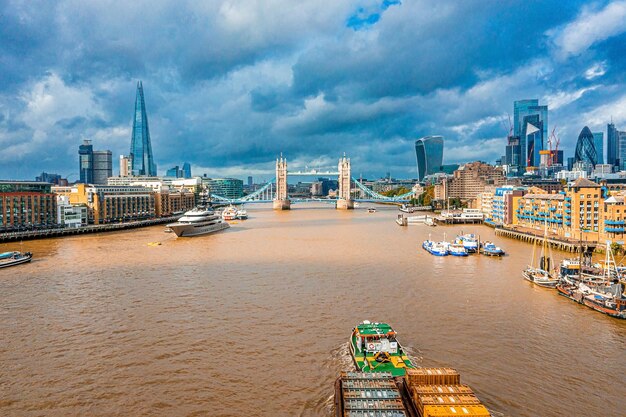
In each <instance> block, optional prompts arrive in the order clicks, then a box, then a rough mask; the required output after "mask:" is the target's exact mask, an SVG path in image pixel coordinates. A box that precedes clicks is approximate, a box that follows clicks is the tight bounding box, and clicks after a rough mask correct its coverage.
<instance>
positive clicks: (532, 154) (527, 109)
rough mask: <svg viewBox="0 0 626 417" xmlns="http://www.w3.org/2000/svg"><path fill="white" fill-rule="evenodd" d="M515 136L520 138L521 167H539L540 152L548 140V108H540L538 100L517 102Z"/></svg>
mask: <svg viewBox="0 0 626 417" xmlns="http://www.w3.org/2000/svg"><path fill="white" fill-rule="evenodd" d="M533 116H535V117H533ZM529 135H530V138H529V137H528V136H529ZM513 136H516V137H518V138H519V146H520V156H519V159H520V167H521V168H525V167H527V166H539V159H540V158H539V151H541V150H543V148H544V143H545V142H546V141H547V139H548V106H540V105H539V100H538V99H530V100H518V101H515V102H514V103H513ZM520 171H522V172H519V173H520V174H521V173H523V169H521V170H520Z"/></svg>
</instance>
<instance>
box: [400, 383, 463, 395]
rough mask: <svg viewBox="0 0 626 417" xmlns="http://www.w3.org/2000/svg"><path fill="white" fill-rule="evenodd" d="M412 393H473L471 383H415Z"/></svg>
mask: <svg viewBox="0 0 626 417" xmlns="http://www.w3.org/2000/svg"><path fill="white" fill-rule="evenodd" d="M411 393H412V394H417V395H429V394H473V393H474V391H472V389H471V388H470V387H469V385H462V384H461V385H414V386H412V387H411Z"/></svg>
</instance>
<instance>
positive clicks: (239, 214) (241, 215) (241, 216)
mask: <svg viewBox="0 0 626 417" xmlns="http://www.w3.org/2000/svg"><path fill="white" fill-rule="evenodd" d="M237 218H238V219H239V220H246V219H247V218H248V212H247V211H246V210H245V209H244V208H243V207H242V208H241V209H239V210H237Z"/></svg>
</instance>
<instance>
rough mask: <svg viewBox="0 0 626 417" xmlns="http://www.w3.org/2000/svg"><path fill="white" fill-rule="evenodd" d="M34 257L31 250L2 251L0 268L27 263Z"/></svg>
mask: <svg viewBox="0 0 626 417" xmlns="http://www.w3.org/2000/svg"><path fill="white" fill-rule="evenodd" d="M32 259H33V254H32V253H30V252H26V253H22V252H18V251H12V252H4V253H0V268H8V267H9V266H15V265H20V264H25V263H27V262H30V261H31V260H32Z"/></svg>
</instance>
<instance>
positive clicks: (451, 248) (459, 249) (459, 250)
mask: <svg viewBox="0 0 626 417" xmlns="http://www.w3.org/2000/svg"><path fill="white" fill-rule="evenodd" d="M445 246H446V249H447V250H448V253H449V254H450V255H452V256H468V253H467V249H465V247H463V245H461V244H459V243H448V242H446V243H445Z"/></svg>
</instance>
